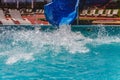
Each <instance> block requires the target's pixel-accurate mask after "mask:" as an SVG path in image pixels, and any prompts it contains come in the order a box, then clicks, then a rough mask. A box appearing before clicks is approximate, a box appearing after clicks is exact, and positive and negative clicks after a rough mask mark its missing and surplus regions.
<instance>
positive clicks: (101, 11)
mask: <svg viewBox="0 0 120 80" xmlns="http://www.w3.org/2000/svg"><path fill="white" fill-rule="evenodd" d="M103 12H104V9H99V10H98V12H97V14H93V16H100V15H102V14H103Z"/></svg>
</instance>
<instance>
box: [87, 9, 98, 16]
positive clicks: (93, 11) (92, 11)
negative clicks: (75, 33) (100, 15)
mask: <svg viewBox="0 0 120 80" xmlns="http://www.w3.org/2000/svg"><path fill="white" fill-rule="evenodd" d="M95 12H96V9H92V10H90V13H89V14H87V16H93V15H94V14H95Z"/></svg>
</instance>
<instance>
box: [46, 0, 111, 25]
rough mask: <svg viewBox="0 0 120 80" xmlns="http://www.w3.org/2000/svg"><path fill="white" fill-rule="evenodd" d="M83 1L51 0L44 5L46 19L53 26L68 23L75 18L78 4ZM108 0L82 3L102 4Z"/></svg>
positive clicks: (89, 4)
mask: <svg viewBox="0 0 120 80" xmlns="http://www.w3.org/2000/svg"><path fill="white" fill-rule="evenodd" d="M83 1H85V0H52V2H51V3H49V4H47V5H45V7H44V10H45V16H46V19H47V20H48V21H49V23H51V24H52V25H53V26H61V25H69V24H71V23H72V22H73V21H74V20H75V19H76V17H77V10H78V6H79V4H80V6H81V5H83V3H84V2H83ZM109 1H110V0H86V1H85V4H84V5H86V6H91V5H101V4H102V5H103V4H106V3H108V2H109Z"/></svg>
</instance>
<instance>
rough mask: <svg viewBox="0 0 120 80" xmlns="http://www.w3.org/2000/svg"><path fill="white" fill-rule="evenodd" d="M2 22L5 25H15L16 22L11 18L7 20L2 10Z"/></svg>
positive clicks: (0, 16)
mask: <svg viewBox="0 0 120 80" xmlns="http://www.w3.org/2000/svg"><path fill="white" fill-rule="evenodd" d="M0 21H1V23H2V24H3V25H14V22H13V21H12V20H11V19H10V18H8V19H6V17H5V15H4V12H3V10H2V9H1V10H0Z"/></svg>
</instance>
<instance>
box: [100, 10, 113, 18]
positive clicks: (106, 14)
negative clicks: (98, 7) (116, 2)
mask: <svg viewBox="0 0 120 80" xmlns="http://www.w3.org/2000/svg"><path fill="white" fill-rule="evenodd" d="M111 11H112V10H111V9H106V10H105V13H104V14H101V16H103V17H107V16H108V15H109V14H111Z"/></svg>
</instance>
